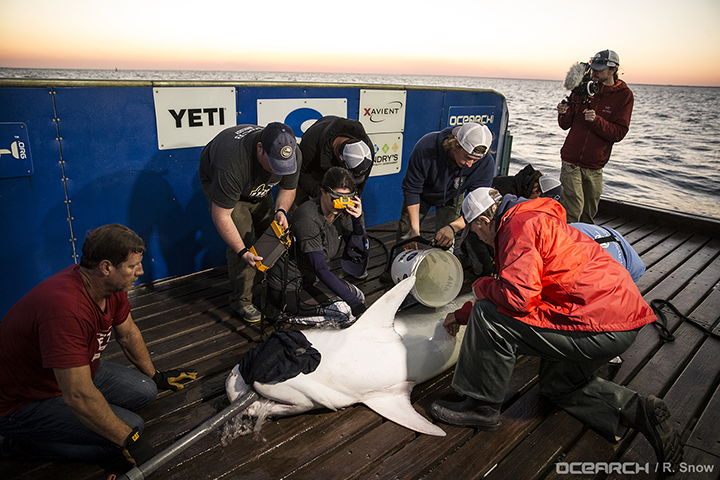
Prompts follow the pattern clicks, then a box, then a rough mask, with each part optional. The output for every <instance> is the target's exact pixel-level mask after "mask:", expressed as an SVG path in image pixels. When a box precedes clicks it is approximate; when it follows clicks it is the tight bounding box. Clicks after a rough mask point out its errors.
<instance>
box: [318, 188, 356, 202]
mask: <svg viewBox="0 0 720 480" xmlns="http://www.w3.org/2000/svg"><path fill="white" fill-rule="evenodd" d="M323 190H325V191H326V192H327V193H328V195H330V198H332V199H333V200H336V199H338V198H353V197H354V196H355V195H357V192H355V191H351V192H348V193H340V192H336V191H335V190H333V189H332V188H325V187H323Z"/></svg>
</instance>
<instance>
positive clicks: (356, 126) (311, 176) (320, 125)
mask: <svg viewBox="0 0 720 480" xmlns="http://www.w3.org/2000/svg"><path fill="white" fill-rule="evenodd" d="M300 150H301V151H302V154H303V164H302V167H301V168H302V175H301V176H300V180H299V184H298V194H297V197H296V198H295V200H296V203H297V204H298V205H301V204H302V203H303V202H304V201H305V200H307V199H308V198H317V197H318V196H319V195H320V183H321V181H322V179H323V175H325V172H327V171H328V170H329V169H330V167H343V168H346V169H347V170H348V171H349V172H350V174H351V175H352V177H353V180H354V181H355V190H356V191H357V193H358V194H362V191H363V188H365V183H366V182H367V179H368V177H369V176H370V171H371V169H372V166H373V158H374V157H375V149H374V145H373V142H372V141H371V140H370V137H368V134H367V133H365V127H363V125H362V123H360V122H359V121H357V120H351V119H349V118H342V117H336V116H334V115H328V116H326V117H322V118H321V119H319V120H318V121H316V122H315V123H313V124H312V125H311V126H310V128H308V129H307V131H306V132H305V133H304V134H303V136H302V139H301V141H300Z"/></svg>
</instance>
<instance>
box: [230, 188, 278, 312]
mask: <svg viewBox="0 0 720 480" xmlns="http://www.w3.org/2000/svg"><path fill="white" fill-rule="evenodd" d="M231 217H232V221H233V223H234V224H235V228H237V231H238V233H239V234H240V236H241V237H242V239H243V242H245V246H247V247H251V246H252V245H253V244H254V243H255V241H256V240H257V236H258V235H259V234H260V233H262V232H264V231H265V230H266V229H267V228H268V227H269V226H270V223H271V222H272V219H273V200H272V197H271V196H270V195H268V196H266V197H265V198H264V199H263V200H262V201H260V202H258V203H250V202H242V201H240V202H237V203H236V204H235V206H234V207H233V211H232V214H231ZM225 256H226V258H227V265H228V276H229V277H230V288H231V290H232V292H231V293H230V307H232V308H233V309H234V310H237V311H239V310H240V308H242V306H243V305H249V304H250V303H252V288H253V283H254V281H255V272H256V271H257V270H256V269H255V268H253V267H251V266H249V265H248V264H247V263H246V262H245V261H243V260H242V259H241V258H240V257H238V256H237V254H236V253H235V252H234V251H233V250H232V249H230V248H228V249H227V250H226V251H225Z"/></svg>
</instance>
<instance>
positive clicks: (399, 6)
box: [0, 0, 720, 86]
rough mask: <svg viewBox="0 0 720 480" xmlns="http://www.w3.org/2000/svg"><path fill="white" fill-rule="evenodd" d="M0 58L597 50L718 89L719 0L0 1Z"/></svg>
mask: <svg viewBox="0 0 720 480" xmlns="http://www.w3.org/2000/svg"><path fill="white" fill-rule="evenodd" d="M0 18H2V28H0V66H3V67H35V68H98V69H114V68H118V69H152V70H155V69H167V70H249V71H303V72H338V73H392V74H418V75H461V76H480V77H512V78H538V79H558V78H562V77H564V73H565V71H567V68H568V66H569V65H570V64H571V63H572V62H574V61H587V59H588V58H589V57H590V56H591V55H592V54H594V53H595V52H596V51H598V50H603V49H606V48H611V49H613V50H615V51H616V52H618V54H619V55H620V61H621V72H622V73H623V79H625V80H626V81H627V82H629V83H654V84H673V85H713V86H720V0H684V1H677V0H652V1H650V0H639V1H635V0H605V1H603V2H598V1H592V2H589V1H574V2H573V1H562V2H561V1H556V0H548V1H545V0H519V1H513V0H499V1H494V2H493V1H483V0H454V1H445V2H443V1H432V2H430V1H426V0H414V1H405V0H403V1H397V0H396V1H393V0H384V1H380V0H365V1H353V2H344V1H342V0H335V1H320V0H305V1H298V0H295V1H292V2H291V1H287V0H259V1H257V0H253V1H248V0H245V1H243V0H235V1H232V2H231V1H224V0H217V1H214V0H205V1H204V2H199V1H196V0H195V1H185V0H173V1H167V0H143V1H138V0H124V1H121V2H109V1H106V0H64V1H63V0H60V1H58V0H54V1H46V0H22V1H20V0H0Z"/></svg>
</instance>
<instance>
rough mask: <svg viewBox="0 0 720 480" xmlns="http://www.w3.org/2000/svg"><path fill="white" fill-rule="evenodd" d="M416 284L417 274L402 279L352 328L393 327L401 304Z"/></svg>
mask: <svg viewBox="0 0 720 480" xmlns="http://www.w3.org/2000/svg"><path fill="white" fill-rule="evenodd" d="M414 286H415V275H411V276H409V277H408V278H406V279H404V280H402V281H401V282H400V283H398V284H397V285H395V286H394V287H393V288H392V289H390V290H389V291H388V292H386V293H385V295H383V296H382V297H380V298H379V299H377V301H375V303H373V304H372V305H371V306H370V308H368V309H367V311H365V313H363V314H362V315H361V316H360V318H359V319H358V320H357V322H355V324H354V325H352V326H351V327H350V328H353V327H359V328H367V327H371V328H372V327H392V325H393V321H394V320H395V314H396V313H397V311H398V308H400V304H402V302H403V300H405V297H407V295H408V293H410V290H412V288H413V287H414Z"/></svg>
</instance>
